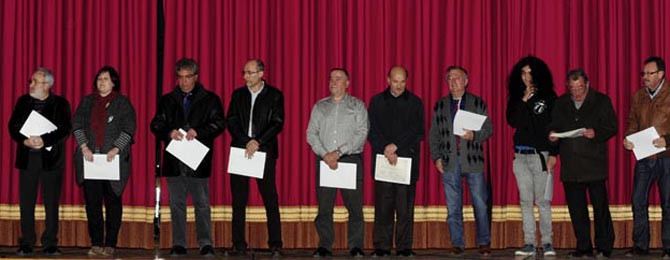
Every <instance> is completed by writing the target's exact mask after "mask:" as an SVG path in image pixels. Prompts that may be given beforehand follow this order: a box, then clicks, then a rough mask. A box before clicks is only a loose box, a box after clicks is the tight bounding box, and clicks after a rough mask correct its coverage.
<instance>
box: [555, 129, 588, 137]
mask: <svg viewBox="0 0 670 260" xmlns="http://www.w3.org/2000/svg"><path fill="white" fill-rule="evenodd" d="M584 131H586V128H579V129H575V130H571V131H565V132H561V133H551V134H550V135H549V136H551V137H556V138H576V137H580V136H582V133H584Z"/></svg>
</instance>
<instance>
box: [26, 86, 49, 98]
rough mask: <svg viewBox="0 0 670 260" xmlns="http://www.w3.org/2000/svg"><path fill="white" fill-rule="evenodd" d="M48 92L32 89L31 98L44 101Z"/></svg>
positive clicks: (41, 89)
mask: <svg viewBox="0 0 670 260" xmlns="http://www.w3.org/2000/svg"><path fill="white" fill-rule="evenodd" d="M46 94H47V92H46V91H45V90H44V89H43V88H35V89H30V96H31V97H33V98H35V99H43V98H44V97H46Z"/></svg>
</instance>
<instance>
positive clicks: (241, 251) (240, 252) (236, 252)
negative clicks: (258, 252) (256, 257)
mask: <svg viewBox="0 0 670 260" xmlns="http://www.w3.org/2000/svg"><path fill="white" fill-rule="evenodd" d="M228 255H230V256H246V255H247V248H246V247H233V248H232V250H230V252H228Z"/></svg>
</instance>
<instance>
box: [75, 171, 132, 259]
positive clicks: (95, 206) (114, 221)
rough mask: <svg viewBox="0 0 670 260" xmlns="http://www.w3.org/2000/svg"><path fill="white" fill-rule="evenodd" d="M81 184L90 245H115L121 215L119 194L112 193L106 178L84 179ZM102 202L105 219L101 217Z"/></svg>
mask: <svg viewBox="0 0 670 260" xmlns="http://www.w3.org/2000/svg"><path fill="white" fill-rule="evenodd" d="M83 186H84V199H85V200H86V218H87V219H88V235H89V237H90V238H91V245H92V246H109V247H116V241H117V238H118V236H119V230H120V229H121V216H122V215H123V208H122V202H121V196H117V195H116V194H115V193H114V191H113V190H112V186H111V185H110V184H109V181H106V180H85V181H84V183H83ZM103 202H104V203H105V218H106V219H103V217H102V204H103ZM105 231H107V232H105ZM103 237H104V240H103Z"/></svg>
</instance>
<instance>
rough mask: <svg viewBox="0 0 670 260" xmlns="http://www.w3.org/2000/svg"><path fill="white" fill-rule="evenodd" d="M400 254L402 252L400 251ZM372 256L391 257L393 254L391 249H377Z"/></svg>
mask: <svg viewBox="0 0 670 260" xmlns="http://www.w3.org/2000/svg"><path fill="white" fill-rule="evenodd" d="M398 254H400V252H398ZM371 256H372V257H389V256H391V251H389V250H383V249H375V251H373V252H372V254H371Z"/></svg>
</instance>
